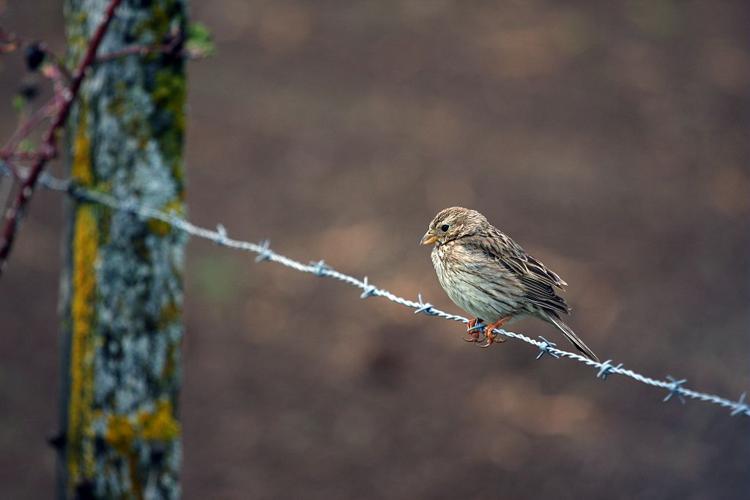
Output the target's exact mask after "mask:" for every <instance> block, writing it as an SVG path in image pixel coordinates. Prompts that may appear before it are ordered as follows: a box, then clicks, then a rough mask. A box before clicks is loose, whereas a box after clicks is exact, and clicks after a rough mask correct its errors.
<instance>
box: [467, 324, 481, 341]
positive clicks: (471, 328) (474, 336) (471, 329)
mask: <svg viewBox="0 0 750 500" xmlns="http://www.w3.org/2000/svg"><path fill="white" fill-rule="evenodd" d="M481 322H482V320H481V319H479V318H474V319H470V320H469V324H468V325H467V327H466V337H464V340H465V341H466V342H479V335H480V334H481V332H482V329H481V328H477V325H478V324H479V323H481Z"/></svg>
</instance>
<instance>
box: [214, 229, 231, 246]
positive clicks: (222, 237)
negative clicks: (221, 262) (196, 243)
mask: <svg viewBox="0 0 750 500" xmlns="http://www.w3.org/2000/svg"><path fill="white" fill-rule="evenodd" d="M216 235H217V236H218V238H217V239H216V240H214V243H216V244H217V245H220V246H227V240H228V239H229V237H228V235H227V228H225V227H224V224H216Z"/></svg>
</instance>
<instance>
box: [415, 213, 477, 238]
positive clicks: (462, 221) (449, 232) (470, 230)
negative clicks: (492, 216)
mask: <svg viewBox="0 0 750 500" xmlns="http://www.w3.org/2000/svg"><path fill="white" fill-rule="evenodd" d="M488 224H489V223H488V222H487V219H485V217H484V215H482V214H480V213H479V212H477V211H476V210H470V209H468V208H463V207H450V208H445V209H443V210H441V211H440V212H438V214H437V215H436V216H435V218H434V219H432V222H430V226H429V228H428V229H427V232H426V233H425V234H424V236H422V240H421V241H420V243H421V244H422V245H433V244H434V245H442V244H444V243H447V242H448V241H452V240H455V239H458V238H463V237H464V236H471V235H473V234H476V233H477V232H479V231H480V230H481V229H482V228H483V227H484V226H486V225H488Z"/></svg>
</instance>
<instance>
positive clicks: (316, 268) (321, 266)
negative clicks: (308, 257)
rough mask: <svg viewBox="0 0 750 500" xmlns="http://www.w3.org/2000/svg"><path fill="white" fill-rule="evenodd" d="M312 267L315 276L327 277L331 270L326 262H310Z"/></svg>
mask: <svg viewBox="0 0 750 500" xmlns="http://www.w3.org/2000/svg"><path fill="white" fill-rule="evenodd" d="M310 265H311V266H312V272H313V274H314V275H315V276H325V275H326V273H327V272H328V271H330V270H331V268H330V267H328V265H327V264H326V263H325V261H324V260H319V261H317V262H310Z"/></svg>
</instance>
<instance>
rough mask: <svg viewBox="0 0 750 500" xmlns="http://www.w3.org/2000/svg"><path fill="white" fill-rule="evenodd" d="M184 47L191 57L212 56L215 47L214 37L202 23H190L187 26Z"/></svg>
mask: <svg viewBox="0 0 750 500" xmlns="http://www.w3.org/2000/svg"><path fill="white" fill-rule="evenodd" d="M187 31H188V33H187V41H186V42H185V47H186V48H187V52H188V54H189V55H191V56H192V57H208V56H212V55H214V53H215V52H216V46H215V45H214V37H213V35H211V31H209V29H208V27H206V25H205V24H203V23H198V22H195V23H190V25H189V26H188V30H187Z"/></svg>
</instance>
